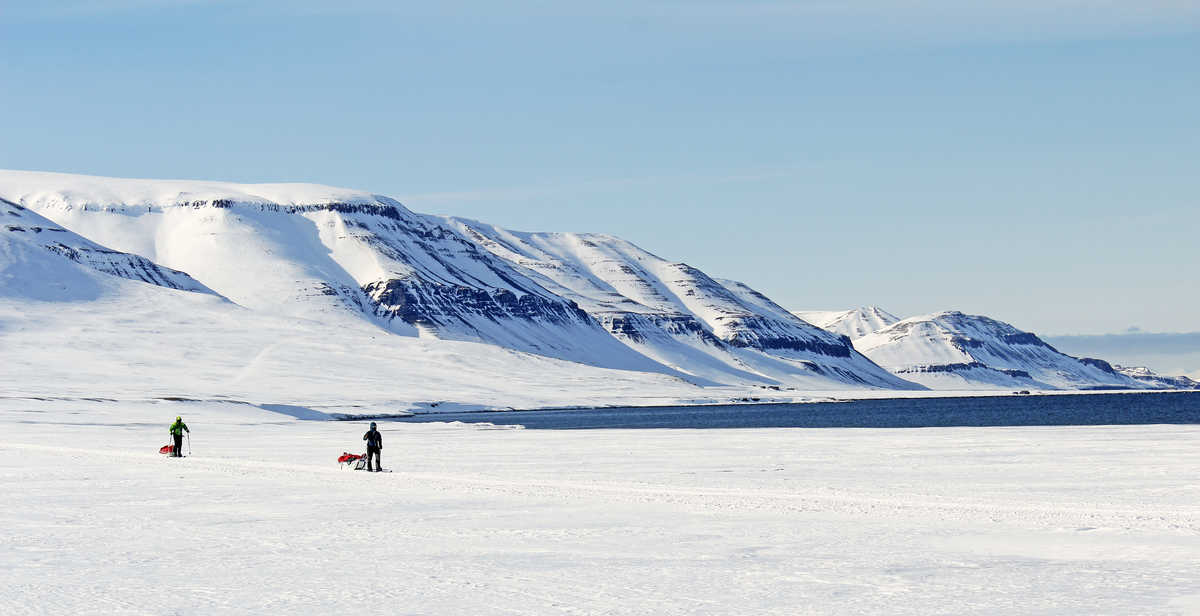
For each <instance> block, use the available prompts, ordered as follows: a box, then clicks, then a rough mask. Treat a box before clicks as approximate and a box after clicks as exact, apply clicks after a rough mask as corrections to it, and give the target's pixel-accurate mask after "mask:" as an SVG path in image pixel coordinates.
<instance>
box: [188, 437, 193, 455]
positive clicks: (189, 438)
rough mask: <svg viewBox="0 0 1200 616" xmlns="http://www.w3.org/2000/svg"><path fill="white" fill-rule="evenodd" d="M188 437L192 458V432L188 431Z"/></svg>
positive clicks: (189, 452)
mask: <svg viewBox="0 0 1200 616" xmlns="http://www.w3.org/2000/svg"><path fill="white" fill-rule="evenodd" d="M187 437H188V455H189V456H190V455H192V433H191V431H188V433H187Z"/></svg>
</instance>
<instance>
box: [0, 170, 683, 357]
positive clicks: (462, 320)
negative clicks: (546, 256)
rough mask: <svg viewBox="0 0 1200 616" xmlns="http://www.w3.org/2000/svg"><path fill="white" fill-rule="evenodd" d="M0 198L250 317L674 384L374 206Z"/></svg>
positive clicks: (80, 193) (570, 315) (72, 194)
mask: <svg viewBox="0 0 1200 616" xmlns="http://www.w3.org/2000/svg"><path fill="white" fill-rule="evenodd" d="M0 194H3V195H6V196H7V197H8V198H9V199H11V200H14V201H20V202H21V203H23V204H24V205H25V206H27V207H30V208H33V209H37V210H38V211H39V212H41V213H43V214H45V215H46V216H47V217H49V218H52V219H54V220H56V221H57V222H59V223H61V224H62V225H64V226H66V227H68V228H71V229H73V230H76V231H79V232H81V233H84V234H86V235H87V236H89V237H92V238H96V239H99V240H100V241H102V242H104V243H106V244H108V245H111V246H114V247H117V248H120V249H123V250H129V251H132V252H138V253H139V254H142V255H146V256H148V257H150V258H151V259H153V260H156V261H158V262H160V263H164V264H167V265H169V266H171V267H175V268H178V269H181V270H186V271H187V272H189V273H190V274H191V275H193V276H195V277H196V278H197V279H199V280H202V281H203V282H204V283H205V284H207V285H208V286H210V287H212V288H213V289H215V290H217V291H218V292H220V293H222V294H223V295H225V296H227V297H229V298H230V299H232V300H233V301H235V302H237V303H238V304H240V305H243V306H246V307H249V308H252V309H255V310H263V311H269V312H272V313H274V314H280V315H286V316H295V317H302V318H317V319H320V318H327V317H330V316H333V315H338V314H343V313H346V312H349V313H351V314H354V315H357V316H358V317H360V318H363V319H365V320H368V321H370V322H372V323H374V324H376V325H378V326H381V327H384V328H385V329H388V330H389V331H391V332H393V333H397V334H403V335H417V334H418V332H425V333H426V334H429V335H434V336H437V337H439V338H444V339H451V340H464V341H480V342H487V343H491V344H497V345H500V346H504V347H507V348H511V349H515V350H520V351H528V352H533V353H538V354H542V355H547V356H550V357H557V358H562V359H569V360H572V361H580V362H585V363H589V364H592V365H596V366H601V367H609V368H620V369H627V370H639V371H647V372H660V373H666V374H676V373H675V372H674V371H673V370H671V369H670V368H667V367H665V366H662V365H661V364H658V363H657V362H654V361H652V360H650V359H648V358H646V357H644V356H642V355H640V354H638V353H636V352H633V351H632V350H630V349H629V348H628V347H626V346H625V345H622V344H620V343H619V342H617V341H616V340H615V339H613V337H612V336H611V335H609V334H608V333H607V332H606V331H604V330H603V329H602V328H601V327H600V326H599V325H598V324H597V323H596V322H595V321H593V320H592V319H591V318H590V317H589V316H588V315H587V314H586V313H585V312H583V311H582V310H580V309H579V308H578V306H575V305H574V304H573V303H571V302H570V301H569V300H565V299H563V298H561V297H558V296H556V295H555V294H553V293H551V292H548V291H547V290H545V289H543V288H541V287H539V286H538V285H537V284H535V283H533V282H532V281H530V280H529V279H528V278H525V277H524V276H522V275H520V274H519V273H517V272H515V271H514V270H513V268H512V267H510V266H509V265H508V264H506V263H504V262H503V261H501V260H499V259H496V258H494V257H493V256H492V255H491V254H490V253H488V252H487V251H484V250H481V249H479V248H478V247H477V246H475V245H474V244H472V243H470V242H467V241H465V240H463V239H462V238H461V237H459V236H458V235H457V234H456V233H454V232H451V231H450V230H448V229H446V228H445V227H443V226H440V225H438V224H436V222H435V221H432V220H431V219H430V218H429V217H425V216H421V215H417V214H414V213H412V212H410V211H408V210H407V209H405V208H404V207H403V206H402V205H400V204H399V203H398V202H396V201H394V200H391V199H388V198H386V197H381V196H377V195H372V194H369V193H364V192H360V191H351V190H346V189H338V188H330V187H324V186H315V185H307V184H244V185H243V184H228V183H220V182H190V181H157V180H122V179H109V178H94V177H89V176H74V175H66V174H53V173H30V172H0Z"/></svg>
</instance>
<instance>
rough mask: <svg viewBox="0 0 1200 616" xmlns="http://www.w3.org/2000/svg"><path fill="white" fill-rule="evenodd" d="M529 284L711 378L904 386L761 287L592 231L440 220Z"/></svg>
mask: <svg viewBox="0 0 1200 616" xmlns="http://www.w3.org/2000/svg"><path fill="white" fill-rule="evenodd" d="M442 220H444V221H445V222H446V224H447V225H449V226H451V227H453V228H454V229H456V230H458V231H459V232H460V233H461V234H462V235H463V237H464V238H466V239H468V240H470V241H472V242H474V243H477V244H478V245H480V246H482V247H483V248H485V249H486V250H488V251H490V252H491V254H493V255H495V256H496V257H499V258H500V259H503V260H504V261H505V262H507V263H509V264H511V265H512V266H513V267H514V268H516V269H518V270H519V271H521V272H522V273H523V274H525V275H526V276H528V277H529V278H530V279H532V280H534V281H536V282H537V283H538V285H540V286H541V287H543V288H545V289H549V290H550V291H552V292H554V293H555V294H557V295H559V296H561V297H565V298H568V299H570V300H571V301H573V302H574V303H576V304H577V305H579V306H580V307H581V308H582V309H583V310H584V311H586V312H587V313H588V314H590V315H591V316H592V318H594V319H595V320H596V321H597V322H599V323H600V324H602V325H603V326H604V328H605V329H607V330H608V332H609V333H611V334H612V335H613V336H615V337H616V338H617V339H619V340H621V341H622V342H624V343H625V344H626V345H628V346H629V348H631V349H633V350H636V351H637V352H638V353H640V354H643V355H645V356H647V357H650V358H652V359H654V360H656V361H658V362H660V363H662V364H664V365H667V366H670V367H672V368H674V369H676V370H679V371H680V372H684V373H687V374H689V375H692V376H695V377H700V378H704V379H709V380H712V381H717V382H730V381H731V380H732V381H735V382H745V381H751V382H759V383H766V384H772V385H776V386H778V385H788V386H806V387H810V386H819V385H821V384H822V383H829V382H836V383H840V384H850V385H854V386H859V387H863V386H865V387H885V388H896V389H913V388H914V385H913V384H912V383H909V382H907V381H904V380H903V379H900V378H897V377H895V376H894V375H891V374H889V373H888V372H887V371H885V370H883V369H881V368H880V367H878V366H876V365H874V364H873V363H872V362H871V361H870V360H868V359H866V358H865V357H863V356H862V355H861V354H859V353H858V352H856V351H855V350H854V348H853V346H851V344H850V341H849V340H848V339H846V338H844V337H842V336H838V335H836V334H831V333H829V332H826V331H824V330H821V329H820V328H817V327H814V326H812V325H810V324H808V323H806V322H804V321H803V320H801V319H799V318H797V317H796V316H795V315H792V314H791V313H789V312H788V311H787V310H785V309H783V308H782V307H780V306H779V305H777V304H776V303H775V302H773V301H771V300H770V299H769V298H767V297H766V296H764V295H762V294H761V293H759V292H757V291H754V290H753V289H751V288H749V287H747V286H746V285H744V284H741V283H738V282H734V281H720V280H716V279H713V278H711V277H709V276H708V275H707V274H705V273H704V272H702V271H700V270H698V269H696V268H694V267H691V266H689V265H687V264H685V263H678V262H671V261H668V260H666V259H663V258H661V257H658V256H656V255H654V254H652V253H650V252H647V251H645V250H643V249H641V248H639V247H637V246H635V245H633V244H631V243H629V242H627V241H624V240H621V239H619V238H616V237H612V236H609V235H601V234H583V233H524V232H515V231H509V230H506V229H502V228H499V227H496V226H494V225H488V224H485V223H480V222H476V221H472V220H465V219H460V218H446V219H442Z"/></svg>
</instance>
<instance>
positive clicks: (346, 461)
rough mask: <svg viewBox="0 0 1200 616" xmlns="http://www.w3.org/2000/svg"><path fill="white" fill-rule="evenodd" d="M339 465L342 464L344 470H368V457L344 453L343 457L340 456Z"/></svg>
mask: <svg viewBox="0 0 1200 616" xmlns="http://www.w3.org/2000/svg"><path fill="white" fill-rule="evenodd" d="M338 464H341V465H342V467H343V468H353V469H354V470H356V471H361V470H365V469H366V468H367V456H366V454H357V453H349V452H345V451H343V452H342V455H340V456H338Z"/></svg>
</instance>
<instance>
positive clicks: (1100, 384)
mask: <svg viewBox="0 0 1200 616" xmlns="http://www.w3.org/2000/svg"><path fill="white" fill-rule="evenodd" d="M854 344H855V346H856V347H857V348H858V349H859V350H860V351H861V352H862V353H863V354H865V355H866V356H867V357H870V358H871V359H873V360H874V361H875V362H876V363H878V364H880V365H881V366H884V367H886V368H887V369H889V370H891V371H892V372H894V373H896V374H897V375H900V376H902V377H904V378H906V379H910V380H913V381H916V382H918V383H921V384H923V385H926V386H928V387H932V388H935V389H962V388H979V389H993V388H1012V387H1036V388H1041V389H1100V388H1131V389H1139V388H1146V387H1149V385H1148V384H1146V383H1142V382H1139V381H1137V380H1135V379H1133V378H1130V377H1128V376H1126V375H1123V374H1120V373H1118V372H1117V371H1115V370H1114V369H1113V368H1112V367H1111V366H1109V365H1108V364H1107V363H1105V362H1103V361H1099V360H1090V359H1076V358H1074V357H1071V356H1069V355H1064V354H1062V353H1059V352H1058V351H1057V350H1055V349H1054V347H1051V346H1050V345H1048V344H1046V343H1045V342H1042V340H1041V339H1039V338H1038V337H1037V336H1035V335H1033V334H1031V333H1028V332H1023V331H1021V330H1018V329H1017V328H1015V327H1013V326H1011V325H1009V324H1007V323H1002V322H1000V321H996V320H994V319H990V318H987V317H983V316H973V315H965V314H963V313H961V312H957V311H949V312H940V313H936V314H931V315H925V316H918V317H912V318H909V319H904V320H902V321H899V322H897V323H894V324H892V325H890V326H888V327H886V328H884V329H881V330H879V331H877V332H875V333H873V334H868V335H867V336H864V337H862V338H859V339H858V340H856V341H855V343H854Z"/></svg>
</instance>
